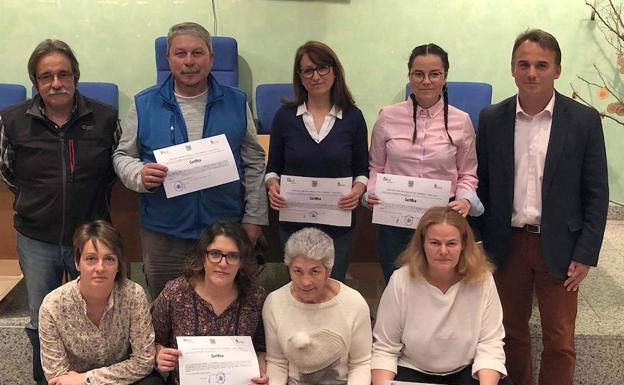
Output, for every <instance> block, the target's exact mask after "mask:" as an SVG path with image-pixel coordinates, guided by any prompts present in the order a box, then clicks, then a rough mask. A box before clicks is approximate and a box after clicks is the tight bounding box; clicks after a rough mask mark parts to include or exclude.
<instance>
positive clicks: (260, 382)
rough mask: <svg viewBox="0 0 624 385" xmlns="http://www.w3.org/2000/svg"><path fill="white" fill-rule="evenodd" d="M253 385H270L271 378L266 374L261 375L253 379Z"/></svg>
mask: <svg viewBox="0 0 624 385" xmlns="http://www.w3.org/2000/svg"><path fill="white" fill-rule="evenodd" d="M251 383H252V385H266V384H268V383H269V377H267V375H266V374H264V373H263V374H261V375H260V377H253V378H252V379H251Z"/></svg>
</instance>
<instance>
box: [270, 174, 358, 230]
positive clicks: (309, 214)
mask: <svg viewBox="0 0 624 385" xmlns="http://www.w3.org/2000/svg"><path fill="white" fill-rule="evenodd" d="M352 181H353V178H351V177H348V178H308V177H303V176H292V175H282V176H281V178H280V194H281V195H282V196H283V197H284V198H286V202H287V206H286V207H284V208H282V209H280V211H279V220H280V222H299V223H317V224H325V225H333V226H351V211H348V210H343V209H341V208H340V207H338V200H339V199H340V198H341V197H342V196H343V195H344V194H346V193H348V192H349V191H351V182H352Z"/></svg>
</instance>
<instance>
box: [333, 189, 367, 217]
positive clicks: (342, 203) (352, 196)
mask: <svg viewBox="0 0 624 385" xmlns="http://www.w3.org/2000/svg"><path fill="white" fill-rule="evenodd" d="M364 191H366V185H365V184H364V183H361V182H355V183H354V184H353V186H351V191H349V192H348V193H346V194H344V195H343V196H342V197H340V199H339V200H338V207H340V208H341V209H343V210H349V211H353V210H355V209H356V208H357V206H358V203H359V201H360V197H361V196H362V194H364Z"/></svg>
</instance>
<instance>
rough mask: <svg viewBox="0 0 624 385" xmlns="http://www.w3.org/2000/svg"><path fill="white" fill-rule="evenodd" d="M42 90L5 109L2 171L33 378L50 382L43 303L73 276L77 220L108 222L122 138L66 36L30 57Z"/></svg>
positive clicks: (0, 123)
mask: <svg viewBox="0 0 624 385" xmlns="http://www.w3.org/2000/svg"><path fill="white" fill-rule="evenodd" d="M28 74H29V76H30V80H31V81H32V83H33V85H34V87H35V88H36V90H37V95H35V96H34V97H33V98H32V99H30V100H28V101H26V102H24V103H20V104H17V105H14V106H11V107H9V108H7V109H5V110H4V111H1V112H0V174H1V175H2V179H3V180H4V182H5V183H6V184H7V186H8V187H9V189H10V190H11V191H12V192H13V193H14V194H15V200H14V203H13V208H14V210H15V216H14V226H15V230H16V231H17V253H18V256H19V264H20V269H21V270H22V273H23V274H24V279H25V281H26V290H27V293H28V307H29V312H30V323H29V324H28V325H26V334H27V335H28V338H29V339H30V342H31V343H32V345H33V378H34V380H35V382H36V383H37V384H46V383H47V382H46V379H45V378H44V376H43V370H42V368H41V360H40V357H39V334H38V324H39V306H40V305H41V301H42V300H43V297H45V295H46V294H48V293H49V292H50V291H52V290H53V289H55V288H56V287H58V286H60V285H61V283H62V279H63V275H64V273H65V272H67V273H69V275H70V277H71V278H76V277H77V276H78V274H79V272H78V271H77V270H76V264H75V262H74V249H73V247H72V237H73V234H74V230H75V229H76V227H78V225H80V224H82V223H84V222H89V221H93V220H95V219H106V220H110V213H109V206H110V205H109V202H110V192H111V188H112V185H113V183H114V182H115V179H116V177H115V173H114V170H113V164H112V160H111V157H112V154H113V151H114V149H115V147H116V146H117V143H118V140H119V135H120V131H119V124H118V119H117V110H116V109H114V108H113V107H111V106H108V105H106V104H102V103H99V102H97V101H95V100H92V99H89V98H86V97H83V96H82V95H80V92H79V91H78V90H77V89H76V85H77V84H78V79H79V78H80V70H79V67H78V61H77V60H76V57H75V55H74V53H73V52H72V50H71V48H70V47H69V46H68V45H67V44H66V43H65V42H63V41H60V40H51V39H47V40H44V41H42V42H41V43H39V45H37V47H35V50H34V51H33V53H32V54H31V56H30V59H29V60H28Z"/></svg>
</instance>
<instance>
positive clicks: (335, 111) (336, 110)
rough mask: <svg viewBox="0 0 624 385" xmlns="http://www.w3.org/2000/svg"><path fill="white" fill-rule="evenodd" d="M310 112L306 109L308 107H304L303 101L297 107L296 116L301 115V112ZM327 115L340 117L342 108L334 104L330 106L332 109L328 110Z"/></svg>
mask: <svg viewBox="0 0 624 385" xmlns="http://www.w3.org/2000/svg"><path fill="white" fill-rule="evenodd" d="M309 113H310V112H309V111H308V108H307V107H306V104H305V102H303V103H301V104H300V105H299V107H297V114H296V116H301V115H303V114H309ZM329 115H331V116H333V117H335V118H337V119H342V110H341V109H340V108H338V107H337V106H336V105H335V104H334V105H333V106H332V109H331V110H329Z"/></svg>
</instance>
